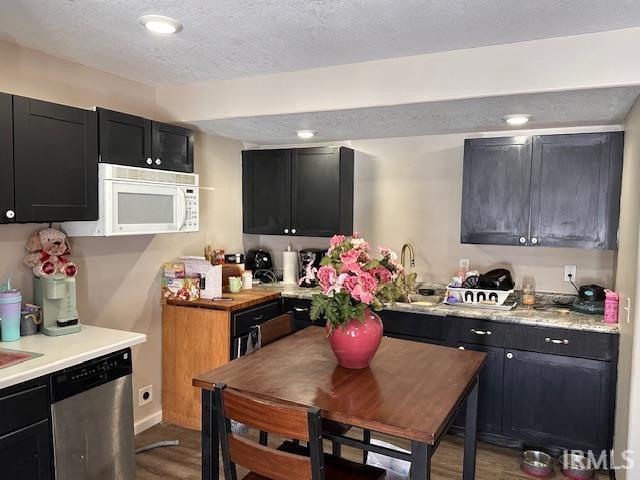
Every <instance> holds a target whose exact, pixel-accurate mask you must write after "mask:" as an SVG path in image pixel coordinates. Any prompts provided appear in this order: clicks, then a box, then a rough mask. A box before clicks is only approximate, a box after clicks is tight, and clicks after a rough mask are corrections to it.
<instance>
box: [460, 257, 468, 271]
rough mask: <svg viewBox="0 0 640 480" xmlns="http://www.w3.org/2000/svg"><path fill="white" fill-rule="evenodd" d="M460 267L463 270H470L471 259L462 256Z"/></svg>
mask: <svg viewBox="0 0 640 480" xmlns="http://www.w3.org/2000/svg"><path fill="white" fill-rule="evenodd" d="M458 267H459V268H460V270H462V271H464V272H468V271H469V259H468V258H461V259H460V260H459V261H458Z"/></svg>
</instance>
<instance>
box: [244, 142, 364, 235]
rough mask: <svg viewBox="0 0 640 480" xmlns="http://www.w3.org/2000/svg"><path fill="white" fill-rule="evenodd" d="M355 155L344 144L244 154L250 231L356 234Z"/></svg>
mask: <svg viewBox="0 0 640 480" xmlns="http://www.w3.org/2000/svg"><path fill="white" fill-rule="evenodd" d="M353 159H354V152H353V150H351V149H349V148H338V147H318V148H298V149H279V150H246V151H244V152H242V172H243V175H242V191H243V193H242V195H243V202H242V206H243V226H244V230H243V231H244V233H252V234H264V235H298V236H315V237H329V236H332V235H334V234H336V233H343V234H350V233H352V231H353Z"/></svg>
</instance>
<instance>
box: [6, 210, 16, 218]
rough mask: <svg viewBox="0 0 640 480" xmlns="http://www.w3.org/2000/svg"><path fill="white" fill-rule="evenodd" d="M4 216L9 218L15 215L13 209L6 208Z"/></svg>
mask: <svg viewBox="0 0 640 480" xmlns="http://www.w3.org/2000/svg"><path fill="white" fill-rule="evenodd" d="M5 216H6V217H7V218H9V219H11V218H13V217H15V216H16V212H14V211H13V210H7V213H5Z"/></svg>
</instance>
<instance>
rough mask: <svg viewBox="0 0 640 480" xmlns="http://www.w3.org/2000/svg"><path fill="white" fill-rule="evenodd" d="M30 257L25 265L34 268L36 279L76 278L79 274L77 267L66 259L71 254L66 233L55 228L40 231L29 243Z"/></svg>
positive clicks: (32, 236)
mask: <svg viewBox="0 0 640 480" xmlns="http://www.w3.org/2000/svg"><path fill="white" fill-rule="evenodd" d="M27 250H28V251H29V252H31V254H30V255H27V256H26V257H24V260H23V261H24V263H25V264H26V265H28V266H29V267H32V268H33V274H34V275H35V276H36V277H41V278H44V277H51V276H53V275H55V274H57V273H58V274H60V273H61V274H63V275H65V276H67V277H75V276H76V274H77V273H78V269H77V267H76V265H75V264H74V263H73V262H71V261H70V260H69V259H67V258H66V257H65V255H68V254H69V253H70V252H71V247H70V246H69V240H67V236H66V234H65V233H64V232H62V231H60V230H56V229H55V228H45V229H43V230H38V231H36V232H34V233H33V234H32V235H31V238H30V239H29V241H28V242H27Z"/></svg>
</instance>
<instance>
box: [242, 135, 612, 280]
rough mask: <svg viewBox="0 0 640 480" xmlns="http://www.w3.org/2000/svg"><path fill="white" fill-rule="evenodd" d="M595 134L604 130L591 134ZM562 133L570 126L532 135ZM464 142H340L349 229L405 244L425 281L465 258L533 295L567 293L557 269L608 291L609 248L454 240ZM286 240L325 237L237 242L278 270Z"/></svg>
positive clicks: (302, 243) (441, 138) (298, 242)
mask: <svg viewBox="0 0 640 480" xmlns="http://www.w3.org/2000/svg"><path fill="white" fill-rule="evenodd" d="M602 129H606V127H602V128H596V129H595V130H602ZM587 130H588V129H581V130H580V131H587ZM567 131H577V129H573V130H568V129H563V130H545V131H539V132H538V133H561V132H567ZM514 133H517V134H520V133H523V134H526V133H531V131H529V132H526V131H523V132H514ZM482 135H483V136H492V135H493V136H495V134H491V133H487V134H482ZM501 135H505V133H504V132H502V133H501ZM475 136H478V135H477V134H475ZM467 137H469V135H431V136H420V137H404V138H388V139H374V140H354V141H351V142H347V143H348V144H349V145H350V146H351V147H352V148H354V149H355V150H356V151H357V152H358V153H357V155H356V161H355V212H354V214H355V218H354V229H355V230H357V231H358V232H360V233H361V234H362V235H363V236H365V237H366V238H367V240H369V242H370V243H371V244H372V246H374V247H377V246H378V245H387V246H390V247H391V248H392V249H394V250H396V251H397V252H398V253H399V251H400V249H401V247H402V245H403V244H404V243H405V242H410V243H412V244H413V246H414V247H415V250H416V271H417V272H418V274H419V278H420V279H421V280H424V281H427V282H438V283H443V282H447V281H449V280H450V279H451V276H452V275H455V272H456V271H457V268H458V260H459V259H460V258H468V259H470V261H471V267H472V268H473V269H478V270H481V271H482V270H488V269H490V268H495V267H507V268H509V269H510V270H511V271H512V272H513V274H514V276H515V280H516V283H517V284H518V285H522V283H523V282H527V283H528V282H531V281H533V283H534V285H535V286H536V288H537V289H538V290H541V291H552V292H567V293H575V290H574V289H573V287H571V285H570V284H567V283H565V282H564V279H563V277H564V265H576V266H577V269H578V270H577V272H578V273H577V281H578V283H579V284H582V283H592V282H593V283H598V284H600V285H603V286H606V287H613V283H614V282H613V280H614V278H613V271H614V261H615V254H614V252H612V251H598V250H582V249H570V248H546V247H517V246H513V247H510V246H495V245H462V244H461V243H460V212H461V202H462V164H463V143H464V139H465V138H467ZM289 243H291V245H292V247H293V248H294V249H300V248H304V247H324V246H326V245H327V239H320V238H313V239H301V238H291V237H284V236H283V237H269V236H262V237H259V238H256V237H254V236H245V245H251V246H255V245H258V244H261V245H262V246H263V247H264V248H267V249H270V250H271V251H272V253H274V257H275V262H276V267H278V268H280V267H281V264H282V258H281V253H280V252H282V251H283V250H285V249H286V247H287V245H288V244H289Z"/></svg>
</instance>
